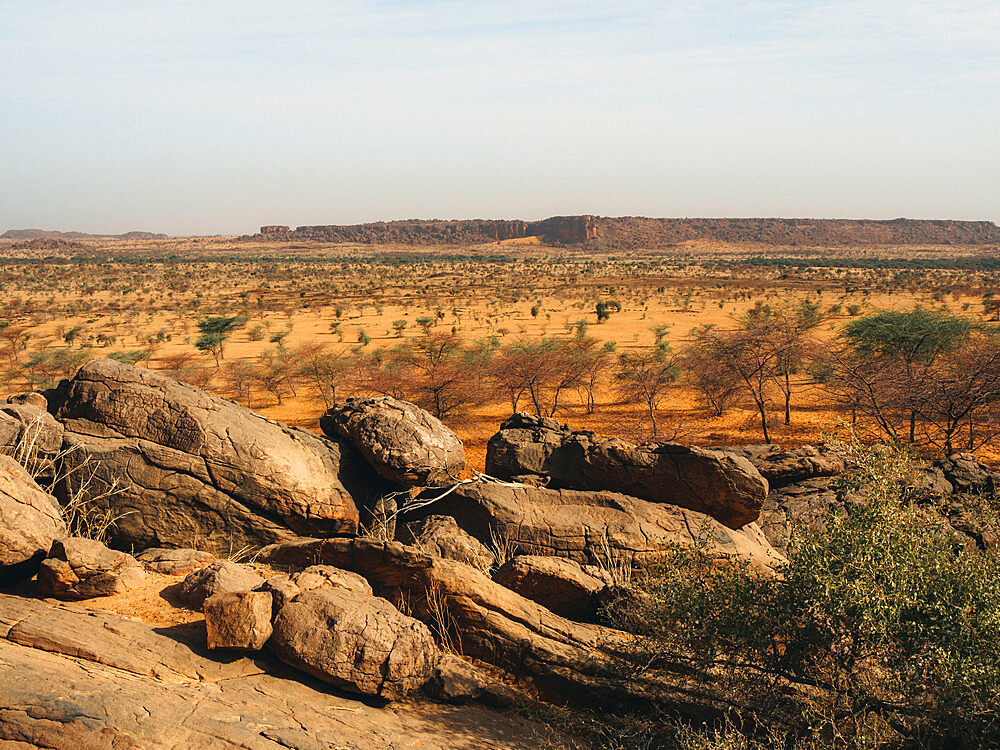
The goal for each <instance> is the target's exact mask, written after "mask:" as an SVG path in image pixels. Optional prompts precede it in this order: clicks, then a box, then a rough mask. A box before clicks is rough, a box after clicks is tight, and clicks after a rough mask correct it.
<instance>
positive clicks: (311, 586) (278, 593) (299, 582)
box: [260, 565, 372, 614]
mask: <svg viewBox="0 0 1000 750" xmlns="http://www.w3.org/2000/svg"><path fill="white" fill-rule="evenodd" d="M338 586H339V587H342V588H345V589H350V590H351V591H356V592H358V593H360V594H364V595H366V596H372V587H371V586H370V585H369V584H368V581H366V580H365V579H364V578H362V577H361V576H360V575H358V574H357V573H352V572H350V571H347V570H340V569H339V568H335V567H333V566H332V565H310V566H309V567H308V568H306V569H305V570H300V571H297V572H292V573H286V574H284V575H279V576H272V577H271V578H268V579H267V580H266V581H265V582H264V584H263V585H262V586H261V587H260V589H261V591H266V592H268V593H269V594H271V596H272V598H273V600H274V614H277V613H278V612H279V611H280V610H281V608H282V607H284V606H285V605H286V604H288V602H290V601H292V599H294V598H295V597H297V596H298V595H299V594H301V593H303V592H305V591H315V590H317V589H332V588H337V587H338Z"/></svg>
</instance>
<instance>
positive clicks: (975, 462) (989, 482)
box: [933, 453, 1000, 492]
mask: <svg viewBox="0 0 1000 750" xmlns="http://www.w3.org/2000/svg"><path fill="white" fill-rule="evenodd" d="M933 466H934V468H937V469H939V470H940V471H941V473H942V474H943V475H944V478H945V480H946V481H947V482H948V483H949V484H950V485H951V486H952V488H953V492H993V491H996V490H1000V472H995V471H993V470H992V469H990V467H989V466H987V465H986V464H984V463H983V462H981V461H980V460H979V459H977V458H976V457H975V456H974V455H973V454H971V453H956V454H954V455H951V456H948V458H946V459H944V460H943V461H941V460H939V461H935V462H934V464H933Z"/></svg>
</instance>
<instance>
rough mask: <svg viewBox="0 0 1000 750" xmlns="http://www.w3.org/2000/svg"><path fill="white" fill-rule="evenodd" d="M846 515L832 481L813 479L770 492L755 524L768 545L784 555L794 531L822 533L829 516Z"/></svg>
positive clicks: (845, 506) (843, 501) (842, 502)
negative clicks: (810, 530) (808, 530)
mask: <svg viewBox="0 0 1000 750" xmlns="http://www.w3.org/2000/svg"><path fill="white" fill-rule="evenodd" d="M846 513H847V504H846V503H845V500H844V499H843V498H841V497H840V495H839V494H838V492H837V489H836V485H835V484H834V482H833V481H832V480H831V479H830V478H828V477H816V478H814V479H806V480H805V481H802V482H796V483H794V484H789V485H785V486H784V487H778V488H776V489H774V490H772V491H771V492H770V494H769V495H768V496H767V502H766V503H765V504H764V509H763V511H761V514H760V520H759V521H758V525H759V526H760V529H761V531H762V532H763V534H764V537H765V538H766V539H767V541H768V543H770V545H771V546H772V547H774V548H775V549H776V550H778V551H779V552H780V553H781V554H783V555H784V554H786V553H787V551H788V545H789V541H790V540H791V538H792V535H793V534H794V533H796V531H797V530H800V529H806V528H808V529H814V530H822V529H823V528H824V526H825V523H826V520H827V518H829V516H830V515H831V514H834V515H839V516H843V515H844V514H846Z"/></svg>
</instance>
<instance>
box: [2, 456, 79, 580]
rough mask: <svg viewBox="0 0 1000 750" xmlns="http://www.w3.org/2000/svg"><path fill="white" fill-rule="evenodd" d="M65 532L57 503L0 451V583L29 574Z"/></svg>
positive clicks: (26, 576)
mask: <svg viewBox="0 0 1000 750" xmlns="http://www.w3.org/2000/svg"><path fill="white" fill-rule="evenodd" d="M65 535H66V524H65V523H64V522H63V519H62V514H61V513H60V512H59V506H58V504H57V503H56V501H55V498H53V497H52V496H51V495H47V494H46V493H44V492H42V490H41V488H40V487H39V486H38V485H37V484H35V482H34V480H33V479H32V478H31V475H30V474H28V472H27V471H25V470H24V468H23V467H22V466H21V465H20V464H19V463H17V461H15V460H14V459H13V458H11V457H10V456H5V455H0V583H10V582H12V581H16V580H19V579H21V578H30V577H31V576H33V575H34V574H35V572H36V571H37V570H38V566H39V565H40V564H41V562H42V559H43V558H44V557H45V555H46V554H48V551H49V549H50V548H51V547H52V543H53V542H54V541H55V540H56V539H58V538H59V537H63V536H65Z"/></svg>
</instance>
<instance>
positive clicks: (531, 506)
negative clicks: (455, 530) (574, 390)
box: [403, 481, 781, 572]
mask: <svg viewBox="0 0 1000 750" xmlns="http://www.w3.org/2000/svg"><path fill="white" fill-rule="evenodd" d="M423 513H427V514H431V513H433V514H436V515H439V514H445V515H450V516H452V517H453V518H454V519H455V520H456V521H457V523H458V525H459V526H460V527H461V528H463V529H464V530H465V531H467V532H468V533H470V534H471V535H472V536H474V537H475V538H476V539H479V540H480V541H482V542H483V543H488V542H489V541H490V540H492V539H501V540H504V541H505V542H507V543H510V544H512V545H514V546H516V548H517V551H518V553H519V554H525V555H552V556H556V557H565V558H569V559H571V560H575V561H576V562H578V563H580V564H581V565H586V564H591V565H599V566H604V567H615V566H625V567H631V568H633V569H644V568H648V567H649V566H651V565H655V564H656V563H657V562H660V561H662V560H663V558H664V556H665V555H666V554H668V553H669V551H670V550H671V549H673V548H674V546H675V545H682V546H691V545H694V544H695V543H696V542H697V541H698V540H700V539H704V543H705V549H706V551H707V552H708V553H709V554H711V555H714V556H716V557H719V558H726V557H734V558H738V559H741V560H745V561H746V562H748V563H749V564H750V565H751V566H753V567H754V568H755V569H757V570H759V571H761V572H767V571H768V570H770V568H771V567H772V566H773V565H774V563H775V562H776V561H777V560H780V559H781V557H780V556H779V555H778V554H777V553H776V552H775V551H774V550H773V549H771V547H770V545H768V543H767V541H766V540H765V538H764V536H763V534H761V532H760V529H758V528H757V526H756V525H755V524H748V525H747V526H745V527H743V528H742V529H739V530H734V529H731V528H728V527H726V526H724V525H722V524H721V523H719V522H718V521H716V520H715V519H713V518H712V517H710V516H706V515H703V514H701V513H697V512H695V511H693V510H688V509H686V508H678V507H676V506H673V505H667V504H665V503H654V502H649V501H648V500H640V499H638V498H634V497H630V496H628V495H621V494H618V493H614V492H584V491H581V490H551V489H544V488H539V487H529V486H510V485H502V484H497V483H494V482H487V481H479V482H471V483H468V484H464V485H462V486H460V487H458V488H456V489H455V490H454V491H453V492H451V493H450V494H449V495H447V496H446V497H444V498H442V499H441V500H438V501H437V502H434V503H432V504H431V505H429V506H427V507H426V508H424V509H422V510H419V511H416V512H415V513H411V514H409V515H411V516H418V517H419V515H420V514H423ZM403 520H404V522H409V521H410V518H408V517H406V516H404V519H403Z"/></svg>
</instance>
